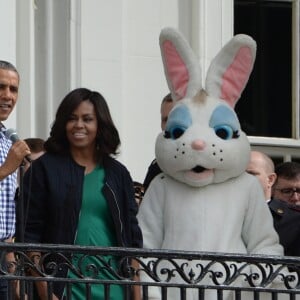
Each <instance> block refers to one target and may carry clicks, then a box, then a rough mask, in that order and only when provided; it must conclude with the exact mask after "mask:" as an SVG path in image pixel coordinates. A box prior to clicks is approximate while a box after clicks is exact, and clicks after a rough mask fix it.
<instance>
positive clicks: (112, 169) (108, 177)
mask: <svg viewBox="0 0 300 300" xmlns="http://www.w3.org/2000/svg"><path fill="white" fill-rule="evenodd" d="M103 167H104V169H105V180H104V187H103V189H102V192H103V195H104V197H105V199H106V200H107V203H108V207H109V209H110V212H111V215H112V219H113V223H114V227H115V232H116V236H117V242H118V245H116V246H119V247H135V248H139V247H142V234H141V230H140V228H139V226H138V221H137V219H136V214H137V210H138V207H137V204H136V202H135V199H134V189H133V183H132V179H131V177H130V174H129V172H128V170H127V169H126V168H125V167H124V166H123V165H122V164H121V163H120V162H118V161H117V160H115V159H113V158H110V157H108V158H107V159H106V160H105V161H104V162H103ZM31 173H32V174H31ZM83 180H84V167H82V166H80V165H78V164H77V163H76V162H75V161H74V160H73V159H72V158H71V157H70V156H61V155H54V154H49V153H45V154H44V155H43V156H41V157H40V158H39V159H37V160H36V161H34V162H33V163H32V165H31V168H30V169H29V170H28V171H27V172H26V174H25V176H24V180H23V183H24V184H23V191H24V203H25V213H26V212H27V213H26V216H25V222H26V225H25V232H24V242H26V243H47V244H74V241H75V236H76V232H77V227H78V220H79V215H80V209H81V201H82V192H83V190H82V189H83ZM95 192H96V191H95ZM28 197H30V199H29V198H28ZM99 246H101V245H99Z"/></svg>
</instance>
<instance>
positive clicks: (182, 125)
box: [164, 105, 192, 140]
mask: <svg viewBox="0 0 300 300" xmlns="http://www.w3.org/2000/svg"><path fill="white" fill-rule="evenodd" d="M191 125H192V116H191V114H190V111H189V109H188V108H187V106H186V105H179V106H178V107H176V108H175V109H174V110H173V111H172V112H171V113H170V114H169V116H168V121H167V125H166V130H165V135H164V137H165V138H167V139H169V138H171V139H172V140H176V139H178V138H180V137H181V136H182V135H183V134H184V132H185V131H186V130H187V129H188V128H189V127H190V126H191Z"/></svg>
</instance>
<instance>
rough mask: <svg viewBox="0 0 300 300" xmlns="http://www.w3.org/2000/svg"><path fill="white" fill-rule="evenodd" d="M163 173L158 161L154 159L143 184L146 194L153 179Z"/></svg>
mask: <svg viewBox="0 0 300 300" xmlns="http://www.w3.org/2000/svg"><path fill="white" fill-rule="evenodd" d="M161 172H162V170H161V169H160V167H159V165H158V163H157V161H156V159H154V160H153V161H152V162H151V165H150V166H149V168H148V172H147V174H146V177H145V180H144V182H143V186H144V192H145V193H146V190H147V188H148V186H149V185H150V183H151V181H152V179H153V178H154V177H155V176H157V175H158V174H160V173H161Z"/></svg>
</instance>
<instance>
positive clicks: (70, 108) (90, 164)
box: [24, 88, 142, 299]
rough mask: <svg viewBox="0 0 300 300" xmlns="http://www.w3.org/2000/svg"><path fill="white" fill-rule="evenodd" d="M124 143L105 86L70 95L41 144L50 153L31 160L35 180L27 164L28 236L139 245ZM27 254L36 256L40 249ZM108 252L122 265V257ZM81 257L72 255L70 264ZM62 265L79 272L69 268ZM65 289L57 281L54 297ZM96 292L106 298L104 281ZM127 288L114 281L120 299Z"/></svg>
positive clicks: (78, 294) (113, 293)
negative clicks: (121, 153)
mask: <svg viewBox="0 0 300 300" xmlns="http://www.w3.org/2000/svg"><path fill="white" fill-rule="evenodd" d="M119 145H120V138H119V133H118V131H117V129H116V127H115V125H114V123H113V121H112V118H111V115H110V112H109V108H108V106H107V103H106V101H105V99H104V98H103V97H102V95H101V94H100V93H98V92H95V91H91V90H89V89H86V88H78V89H75V90H73V91H71V92H70V93H69V94H67V95H66V96H65V98H64V99H63V100H62V102H61V104H60V105H59V107H58V109H57V112H56V117H55V120H54V123H53V126H52V128H51V131H50V136H49V138H48V139H47V140H46V142H45V144H44V147H45V150H46V153H45V154H44V155H42V156H41V157H40V158H39V159H38V160H36V161H35V162H34V164H33V165H32V167H31V168H30V169H32V170H31V173H32V174H31V175H32V182H33V184H30V176H29V173H30V169H29V170H28V171H27V172H26V173H25V176H24V195H25V199H27V198H28V197H29V198H30V199H29V209H28V215H27V223H26V226H25V242H29V243H49V244H75V245H85V246H107V247H110V246H119V247H136V248H138V247H142V234H141V230H140V228H139V226H138V222H137V219H136V213H137V210H138V207H137V204H136V202H135V198H134V188H133V182H132V179H131V176H130V174H129V172H128V170H127V169H126V167H125V166H123V165H122V164H121V163H120V162H118V161H117V160H116V159H115V158H113V156H115V155H116V154H117V149H118V147H119ZM29 255H30V256H31V257H32V259H33V260H34V261H36V262H37V261H38V259H39V255H40V253H36V252H32V253H29ZM110 258H111V259H112V263H113V266H117V264H118V259H117V258H115V257H110ZM79 260H80V258H79V257H77V256H74V257H73V264H74V265H75V266H76V264H77V263H78V261H79ZM90 263H93V264H98V263H99V262H98V261H92V262H90ZM59 272H61V274H59V276H68V277H71V278H73V277H74V276H75V275H73V273H72V272H70V271H69V272H68V270H66V269H64V268H62V269H61V270H60V271H59ZM102 275H103V274H102V273H101V274H100V276H102ZM107 276H109V275H107ZM107 278H110V277H107ZM37 289H38V294H39V296H40V297H41V298H43V297H46V296H47V286H46V283H45V282H40V283H37ZM63 291H64V285H63V284H61V283H54V285H53V292H54V295H53V299H57V298H59V299H60V298H61V296H62V295H63ZM91 292H92V298H93V299H103V295H104V287H103V286H102V285H93V286H92V290H91ZM85 293H86V291H85V285H84V284H79V283H78V284H74V285H72V299H85ZM123 294H124V291H123V288H122V287H121V286H111V287H110V299H123V296H124V295H123ZM135 297H136V298H138V297H139V294H138V292H137V293H136V294H135Z"/></svg>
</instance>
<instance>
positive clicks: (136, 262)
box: [0, 243, 300, 300]
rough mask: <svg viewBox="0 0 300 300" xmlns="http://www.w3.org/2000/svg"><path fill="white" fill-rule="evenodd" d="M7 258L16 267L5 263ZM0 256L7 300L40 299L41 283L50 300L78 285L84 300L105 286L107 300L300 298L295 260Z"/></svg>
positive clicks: (0, 249) (20, 247)
mask: <svg viewBox="0 0 300 300" xmlns="http://www.w3.org/2000/svg"><path fill="white" fill-rule="evenodd" d="M8 252H14V253H15V256H16V261H13V262H5V257H6V254H7V253H8ZM0 253H1V269H0V280H7V281H8V282H9V291H8V292H9V299H15V292H16V290H17V291H18V293H20V297H21V299H29V300H30V299H36V298H35V296H34V295H35V285H36V283H37V282H41V281H43V282H45V283H46V286H47V288H48V289H47V294H48V297H49V299H51V298H50V296H51V295H52V293H53V292H54V291H55V289H56V286H57V285H62V284H63V293H64V296H65V299H72V287H73V286H74V285H79V284H82V285H83V288H84V290H85V299H95V298H93V286H95V285H98V286H99V285H101V286H103V291H104V294H105V299H111V297H110V295H111V290H112V288H113V287H114V286H118V287H120V286H121V287H122V290H123V295H124V296H123V298H124V299H132V293H133V290H134V289H135V290H140V291H141V293H142V294H143V299H148V297H149V298H150V296H151V297H152V296H153V295H154V294H155V295H157V299H171V300H175V299H208V300H212V299H213V300H215V299H237V300H238V299H265V298H264V297H265V296H268V297H269V298H267V299H296V297H300V277H299V272H300V259H298V258H296V257H279V256H265V255H240V254H225V253H207V252H187V251H170V250H147V249H129V248H101V247H84V246H67V245H36V244H17V243H16V244H4V243H3V244H2V243H1V244H0ZM66 274H68V276H67V277H66V276H65V275H66ZM71 275H72V276H71ZM138 278H139V279H138ZM16 284H18V286H19V288H18V289H16ZM297 295H298V296H297ZM120 300H121V299H120Z"/></svg>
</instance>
